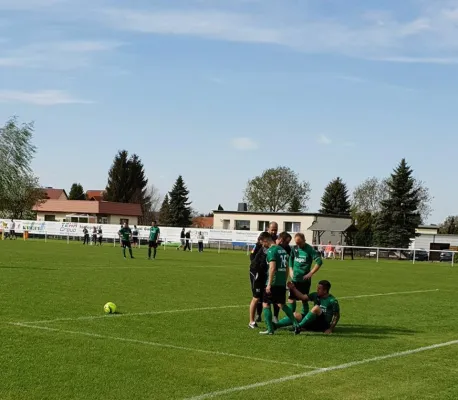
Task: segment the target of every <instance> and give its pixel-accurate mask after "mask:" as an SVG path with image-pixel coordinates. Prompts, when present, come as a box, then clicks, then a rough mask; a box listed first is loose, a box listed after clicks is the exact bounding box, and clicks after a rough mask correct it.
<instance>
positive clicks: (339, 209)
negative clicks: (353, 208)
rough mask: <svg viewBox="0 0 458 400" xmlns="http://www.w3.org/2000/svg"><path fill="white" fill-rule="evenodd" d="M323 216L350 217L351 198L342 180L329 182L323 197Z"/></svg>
mask: <svg viewBox="0 0 458 400" xmlns="http://www.w3.org/2000/svg"><path fill="white" fill-rule="evenodd" d="M320 212H321V213H322V214H333V215H350V196H349V194H348V188H347V185H346V184H345V183H344V182H343V181H342V179H341V178H339V177H337V178H336V179H334V180H332V181H331V182H329V184H328V185H327V186H326V188H325V189H324V193H323V196H322V197H321V210H320Z"/></svg>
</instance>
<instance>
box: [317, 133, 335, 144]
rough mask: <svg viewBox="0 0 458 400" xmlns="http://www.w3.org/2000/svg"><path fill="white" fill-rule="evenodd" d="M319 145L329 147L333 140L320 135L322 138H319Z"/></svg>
mask: <svg viewBox="0 0 458 400" xmlns="http://www.w3.org/2000/svg"><path fill="white" fill-rule="evenodd" d="M318 143H320V144H324V145H329V144H331V143H332V140H331V139H329V138H328V137H327V136H325V135H320V136H319V137H318Z"/></svg>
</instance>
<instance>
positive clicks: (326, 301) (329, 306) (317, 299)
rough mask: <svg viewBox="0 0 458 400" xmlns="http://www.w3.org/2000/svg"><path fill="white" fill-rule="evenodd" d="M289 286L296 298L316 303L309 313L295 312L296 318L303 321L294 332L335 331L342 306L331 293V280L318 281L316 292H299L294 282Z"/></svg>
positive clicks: (289, 283) (328, 333) (328, 332)
mask: <svg viewBox="0 0 458 400" xmlns="http://www.w3.org/2000/svg"><path fill="white" fill-rule="evenodd" d="M288 288H289V289H290V290H291V291H292V292H293V293H294V295H295V296H296V298H298V299H300V300H302V301H311V302H313V304H314V306H313V307H312V309H311V310H310V311H309V312H308V313H307V315H305V316H303V315H301V314H297V313H296V314H295V318H296V320H300V321H301V322H300V323H299V326H296V327H295V330H294V333H295V334H296V335H298V334H299V333H300V332H301V331H312V332H323V333H325V334H327V335H330V334H331V333H332V332H334V329H335V327H336V325H337V323H338V322H339V319H340V306H339V302H338V301H337V299H336V298H335V297H334V296H333V295H332V294H330V293H329V290H330V289H331V283H330V282H329V281H325V280H323V281H320V282H318V286H317V288H316V292H315V293H310V294H309V295H305V294H302V293H301V292H299V290H297V289H296V287H295V286H294V283H292V282H288Z"/></svg>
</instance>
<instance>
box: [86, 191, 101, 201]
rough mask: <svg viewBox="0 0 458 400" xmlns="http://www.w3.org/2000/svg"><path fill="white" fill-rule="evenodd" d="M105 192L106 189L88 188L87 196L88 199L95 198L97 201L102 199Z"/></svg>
mask: <svg viewBox="0 0 458 400" xmlns="http://www.w3.org/2000/svg"><path fill="white" fill-rule="evenodd" d="M104 193H105V190H88V191H87V192H86V198H87V199H88V200H92V199H94V200H97V201H102V200H103V194H104Z"/></svg>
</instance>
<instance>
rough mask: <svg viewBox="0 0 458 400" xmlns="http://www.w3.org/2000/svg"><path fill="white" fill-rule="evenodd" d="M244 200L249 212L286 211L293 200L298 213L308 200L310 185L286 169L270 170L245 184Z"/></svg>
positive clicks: (304, 208)
mask: <svg viewBox="0 0 458 400" xmlns="http://www.w3.org/2000/svg"><path fill="white" fill-rule="evenodd" d="M244 200H245V201H246V202H247V204H248V207H249V210H250V211H260V212H279V211H287V210H288V209H289V208H290V206H291V203H292V201H293V200H294V201H298V202H299V204H300V207H299V208H300V210H299V211H304V210H306V209H307V202H308V201H309V200H310V184H309V183H308V182H306V181H301V180H300V179H299V176H298V174H297V173H296V172H294V171H293V170H292V169H290V168H288V167H277V168H270V169H267V170H265V171H264V172H263V173H262V174H261V175H259V176H256V177H254V178H253V179H250V180H249V181H248V182H247V185H246V188H245V195H244Z"/></svg>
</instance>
